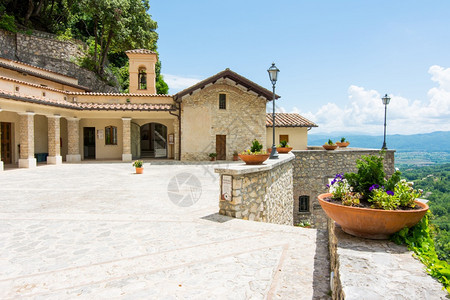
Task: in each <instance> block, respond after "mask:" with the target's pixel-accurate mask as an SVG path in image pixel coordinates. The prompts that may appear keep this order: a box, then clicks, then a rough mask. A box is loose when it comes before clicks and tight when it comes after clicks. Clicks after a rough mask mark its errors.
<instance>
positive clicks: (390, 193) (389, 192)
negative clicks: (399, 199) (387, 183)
mask: <svg viewBox="0 0 450 300" xmlns="http://www.w3.org/2000/svg"><path fill="white" fill-rule="evenodd" d="M386 194H388V195H389V196H394V192H392V191H386Z"/></svg>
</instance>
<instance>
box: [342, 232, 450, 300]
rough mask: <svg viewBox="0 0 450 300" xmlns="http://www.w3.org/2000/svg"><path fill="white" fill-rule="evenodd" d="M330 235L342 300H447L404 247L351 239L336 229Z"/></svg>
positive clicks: (443, 292)
mask: <svg viewBox="0 0 450 300" xmlns="http://www.w3.org/2000/svg"><path fill="white" fill-rule="evenodd" d="M334 234H335V237H336V239H337V251H336V253H337V256H338V261H339V273H340V281H341V285H342V290H343V292H344V294H345V299H348V300H352V299H355V300H361V299H374V300H375V299H405V300H406V299H408V300H409V299H430V300H434V299H449V295H448V294H447V292H446V291H445V290H443V286H442V285H441V283H439V282H438V281H437V280H435V279H434V278H433V277H431V276H430V275H428V274H427V273H426V272H425V266H424V265H423V264H422V263H421V262H420V261H419V260H417V259H415V258H414V257H413V256H412V252H411V251H408V249H407V248H406V247H405V246H401V245H396V244H395V243H393V242H390V241H384V240H368V239H361V238H357V237H353V236H350V235H348V234H346V233H344V232H343V231H342V229H341V228H340V227H338V226H336V227H335V229H334Z"/></svg>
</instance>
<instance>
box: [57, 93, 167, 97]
mask: <svg viewBox="0 0 450 300" xmlns="http://www.w3.org/2000/svg"><path fill="white" fill-rule="evenodd" d="M66 93H67V94H68V95H78V96H113V97H170V98H172V97H173V96H172V95H166V94H125V93H100V92H87V93H85V92H66Z"/></svg>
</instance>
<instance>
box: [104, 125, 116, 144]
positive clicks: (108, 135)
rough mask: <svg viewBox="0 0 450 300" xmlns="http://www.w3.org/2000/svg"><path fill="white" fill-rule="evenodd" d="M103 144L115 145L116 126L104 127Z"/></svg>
mask: <svg viewBox="0 0 450 300" xmlns="http://www.w3.org/2000/svg"><path fill="white" fill-rule="evenodd" d="M105 145H117V127H115V126H107V127H105Z"/></svg>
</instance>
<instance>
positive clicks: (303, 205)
mask: <svg viewBox="0 0 450 300" xmlns="http://www.w3.org/2000/svg"><path fill="white" fill-rule="evenodd" d="M309 199H310V198H309V196H308V195H301V196H299V197H298V212H299V213H307V212H310V210H309Z"/></svg>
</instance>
